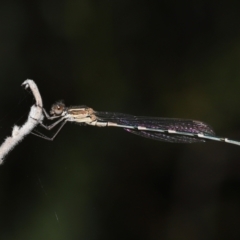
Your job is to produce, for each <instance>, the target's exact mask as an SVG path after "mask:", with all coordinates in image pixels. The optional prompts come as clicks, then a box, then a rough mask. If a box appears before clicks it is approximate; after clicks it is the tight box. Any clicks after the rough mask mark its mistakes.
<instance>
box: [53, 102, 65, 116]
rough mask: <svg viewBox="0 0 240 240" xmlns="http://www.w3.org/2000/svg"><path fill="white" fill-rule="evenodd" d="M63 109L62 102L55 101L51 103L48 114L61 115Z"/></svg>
mask: <svg viewBox="0 0 240 240" xmlns="http://www.w3.org/2000/svg"><path fill="white" fill-rule="evenodd" d="M64 110H65V104H64V103H55V104H53V105H52V108H51V111H50V114H51V115H54V116H58V115H61V114H62V113H63V111H64Z"/></svg>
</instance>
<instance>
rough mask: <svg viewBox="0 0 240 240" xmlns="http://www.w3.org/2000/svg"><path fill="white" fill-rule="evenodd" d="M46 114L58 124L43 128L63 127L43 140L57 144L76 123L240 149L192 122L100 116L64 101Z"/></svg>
mask: <svg viewBox="0 0 240 240" xmlns="http://www.w3.org/2000/svg"><path fill="white" fill-rule="evenodd" d="M43 111H44V115H45V117H46V118H47V119H48V120H56V121H55V122H54V123H53V124H51V125H49V126H46V125H45V124H43V123H41V126H43V127H44V128H46V129H47V130H51V129H53V128H54V127H55V126H57V125H59V124H60V127H59V128H58V130H57V132H56V133H55V134H54V136H53V137H52V138H48V137H45V136H42V135H41V136H40V137H42V138H45V139H47V140H53V139H54V138H55V137H56V136H57V134H58V133H59V132H60V130H61V129H62V127H63V126H64V125H65V124H66V122H75V123H79V124H80V125H90V126H96V127H120V128H123V129H124V130H126V131H127V132H130V133H133V134H136V135H139V136H142V137H146V138H150V139H153V140H159V141H165V142H172V143H195V142H205V141H206V140H212V141H219V142H225V143H230V144H235V145H239V146H240V142H238V141H234V140H230V139H228V138H222V137H217V136H216V135H215V133H214V131H213V129H212V128H211V127H210V126H209V125H208V124H206V123H203V122H200V121H195V120H190V119H178V118H159V117H144V116H133V115H129V114H124V113H115V112H98V111H94V110H93V109H92V108H89V107H87V106H84V105H82V106H72V107H66V106H65V104H64V103H63V102H61V101H60V102H56V103H55V104H53V105H52V108H51V110H50V115H49V114H48V113H47V112H46V111H45V110H43ZM35 135H37V134H35ZM38 136H39V135H38Z"/></svg>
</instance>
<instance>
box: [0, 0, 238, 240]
mask: <svg viewBox="0 0 240 240" xmlns="http://www.w3.org/2000/svg"><path fill="white" fill-rule="evenodd" d="M239 9H240V2H239V1H231V2H229V1H224V0H222V1H216V0H210V1H209V0H208V1H206V0H198V1H186V0H183V1H156V0H150V1H147V0H142V1H127V0H121V1H120V0H112V1H109V0H108V1H107V0H102V1H96V0H81V1H73V0H68V1H63V0H58V1H56V0H52V1H46V0H41V1H27V0H25V1H16V0H8V1H6V0H3V1H1V3H0V62H1V64H0V98H1V100H0V139H1V141H3V140H4V139H5V137H6V136H8V135H9V134H10V133H11V130H12V126H13V125H14V124H18V125H20V124H22V122H24V120H25V119H26V117H27V115H28V112H29V109H30V106H31V105H32V104H33V102H34V101H33V98H32V96H31V95H30V94H28V93H27V92H26V91H25V90H24V89H21V86H20V85H21V83H22V82H23V81H24V80H25V79H28V78H29V79H33V80H34V81H35V82H36V83H37V85H38V87H39V90H40V92H41V94H42V98H43V101H44V106H45V108H46V109H47V110H49V109H50V107H51V105H52V104H53V103H54V102H55V101H56V100H60V99H63V100H64V101H65V103H66V105H81V104H84V105H87V106H89V107H92V108H94V109H95V110H99V111H115V112H123V113H129V114H134V115H143V116H144V115H146V116H158V117H175V118H190V119H197V120H201V121H204V122H207V123H209V124H210V125H211V126H212V127H213V128H214V129H215V131H216V133H217V135H219V136H224V137H228V138H231V139H238V140H240V110H239V102H240V94H239V89H240V68H239V62H240V29H239V25H240V14H239ZM38 130H41V129H38ZM47 134H48V136H51V134H52V135H53V133H51V132H48V133H47ZM239 156H240V147H238V146H234V145H229V144H224V143H218V142H207V143H198V144H171V143H164V142H158V141H153V140H149V139H145V138H141V137H137V136H135V135H133V134H130V133H127V132H125V131H123V130H122V129H115V128H94V127H90V126H89V127H80V126H77V125H76V124H71V123H69V124H67V125H66V126H65V127H64V128H63V130H62V131H61V132H60V134H59V135H58V136H57V138H56V139H55V140H54V141H53V142H49V141H45V140H43V139H41V138H37V137H35V136H33V135H29V136H27V137H26V139H24V141H22V142H21V144H19V145H18V146H17V147H16V148H15V149H14V150H13V151H12V152H11V153H10V154H9V155H8V156H7V157H6V159H5V163H4V164H3V165H2V166H0V223H1V224H0V239H3V240H5V239H7V240H8V239H9V240H12V239H25V240H28V239H34V240H41V239H45V240H46V239H52V240H55V239H60V240H64V239H68V240H69V239H70V240H75V239H76V240H78V239H86V240H100V239H104V240H108V239H109V240H110V239H111V240H112V239H115V240H117V239H121V240H122V239H138V240H141V239H148V240H156V239H170V240H175V239H176V240H179V239H181V240H182V239H184V240H188V239H189V240H190V239H191V240H195V239H240V222H239V215H240V157H239Z"/></svg>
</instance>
